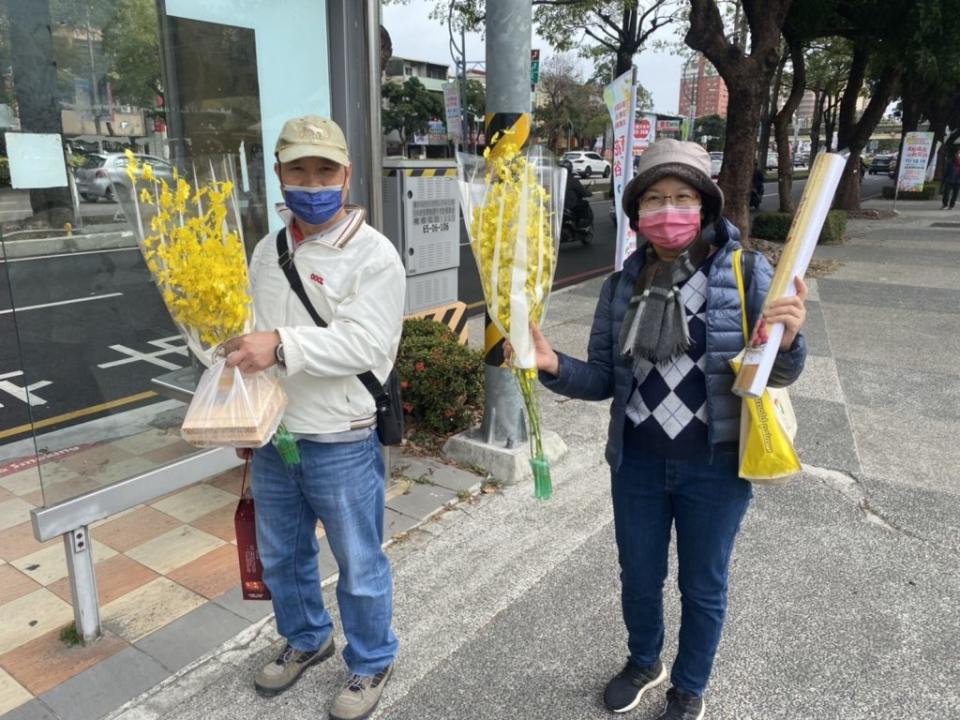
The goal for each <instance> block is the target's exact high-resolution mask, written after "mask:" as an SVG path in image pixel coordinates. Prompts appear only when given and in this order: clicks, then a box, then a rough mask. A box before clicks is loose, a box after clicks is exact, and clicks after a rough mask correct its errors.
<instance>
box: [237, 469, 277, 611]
mask: <svg viewBox="0 0 960 720" xmlns="http://www.w3.org/2000/svg"><path fill="white" fill-rule="evenodd" d="M249 465H250V460H246V461H245V462H244V464H243V480H242V481H241V484H240V502H239V503H237V512H236V513H235V514H234V516H233V527H234V530H235V531H236V533H237V555H238V556H239V558H240V589H241V590H242V591H243V599H244V600H269V599H270V590H269V589H268V588H267V586H266V584H265V583H264V582H263V563H261V562H260V553H259V552H258V551H257V523H256V515H255V514H254V509H253V496H252V495H251V493H250V491H249V490H247V489H246V485H247V467H249Z"/></svg>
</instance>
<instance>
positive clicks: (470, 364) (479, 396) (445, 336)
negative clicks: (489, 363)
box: [397, 319, 483, 434]
mask: <svg viewBox="0 0 960 720" xmlns="http://www.w3.org/2000/svg"><path fill="white" fill-rule="evenodd" d="M397 372H398V373H399V374H400V387H401V389H402V391H403V409H404V412H406V414H407V415H408V417H410V418H411V419H412V420H413V421H415V422H417V423H419V424H420V425H421V427H423V428H425V429H427V430H430V431H432V432H437V433H444V434H446V433H454V432H459V431H460V430H464V429H466V428H468V427H470V426H471V425H473V424H474V423H475V422H476V420H477V418H478V417H479V414H480V411H481V409H482V403H483V353H481V352H479V351H477V350H471V349H470V348H468V347H465V346H463V345H461V344H460V343H459V342H457V336H456V335H455V334H454V332H453V331H452V330H451V329H450V328H448V327H447V326H446V325H444V324H442V323H438V322H436V321H434V320H425V319H414V320H405V321H404V323H403V337H401V338H400V351H399V352H398V353H397Z"/></svg>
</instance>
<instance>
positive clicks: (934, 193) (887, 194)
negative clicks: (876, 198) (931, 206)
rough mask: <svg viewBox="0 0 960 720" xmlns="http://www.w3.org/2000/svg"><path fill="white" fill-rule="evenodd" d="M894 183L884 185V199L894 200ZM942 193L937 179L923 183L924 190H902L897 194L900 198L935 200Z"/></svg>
mask: <svg viewBox="0 0 960 720" xmlns="http://www.w3.org/2000/svg"><path fill="white" fill-rule="evenodd" d="M893 191H894V187H893V185H884V186H883V190H882V192H883V199H884V200H893ZM939 195H940V183H939V182H937V181H936V180H934V181H932V182H928V183H924V184H923V190H921V191H920V192H915V191H910V192H904V191H903V190H901V191H900V192H899V193H898V194H897V199H898V200H933V199H934V198H935V197H938V196H939Z"/></svg>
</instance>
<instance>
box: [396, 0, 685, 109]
mask: <svg viewBox="0 0 960 720" xmlns="http://www.w3.org/2000/svg"><path fill="white" fill-rule="evenodd" d="M433 6H434V1H433V0H410V2H409V3H407V4H406V5H394V4H391V5H384V6H383V10H382V18H381V20H382V22H383V26H384V27H385V28H386V29H387V31H388V32H389V33H390V38H391V40H392V41H393V54H394V55H399V56H401V57H409V58H414V59H417V60H429V61H431V62H439V63H446V64H448V65H450V72H451V74H452V73H453V60H452V59H451V57H450V46H449V36H448V33H447V27H446V24H445V23H444V24H441V23H440V22H438V21H436V20H430V19H429V17H428V16H429V14H430V10H431V8H432V7H433ZM655 37H656V36H655ZM668 38H669V34H665V35H664V37H663V38H662V39H668ZM466 44H467V67H468V68H473V67H480V68H482V67H483V65H482V63H483V60H484V52H485V51H484V42H483V39H482V38H481V37H480V35H479V34H478V33H468V34H467V43H466ZM533 47H534V48H540V50H541V52H540V64H541V66H543V65H544V62H545V61H546V59H547V58H549V57H550V56H551V55H552V54H553V50H552V49H551V48H550V46H549V44H548V43H547V42H546V41H544V40H543V39H541V38H539V37H537V35H536V32H534V36H533ZM635 62H636V65H637V70H638V72H637V76H638V78H639V80H640V83H641V84H642V85H643V86H644V87H645V88H646V89H647V90H649V91H650V93H651V94H652V95H653V107H654V109H655V110H657V111H659V112H662V113H676V112H677V105H678V104H679V99H680V71H681V69H682V65H683V59H682V58H680V57H678V56H675V55H670V54H668V53H657V52H654V51H653V50H644V51H643V52H641V53H640V55H639V56H638V57H637V59H636V61H635ZM583 69H584V75H589V74H590V73H588V72H586V71H587V67H586V65H583Z"/></svg>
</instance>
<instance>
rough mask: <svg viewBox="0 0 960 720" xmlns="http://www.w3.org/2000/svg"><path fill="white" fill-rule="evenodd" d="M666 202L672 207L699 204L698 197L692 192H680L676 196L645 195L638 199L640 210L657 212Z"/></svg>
mask: <svg viewBox="0 0 960 720" xmlns="http://www.w3.org/2000/svg"><path fill="white" fill-rule="evenodd" d="M667 200H670V201H671V203H670V204H671V205H673V206H674V207H694V206H695V205H699V204H700V196H699V195H698V194H697V193H695V192H693V191H692V190H681V191H680V192H678V193H677V194H676V195H661V194H660V193H646V194H645V195H643V197H641V198H640V209H641V210H659V209H660V208H662V207H666V205H667Z"/></svg>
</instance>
